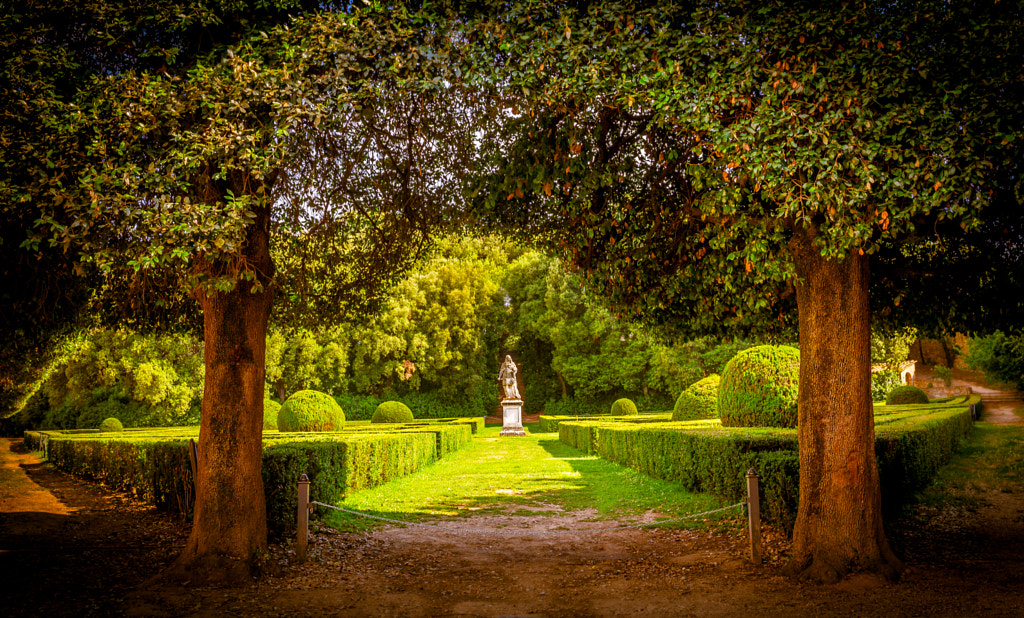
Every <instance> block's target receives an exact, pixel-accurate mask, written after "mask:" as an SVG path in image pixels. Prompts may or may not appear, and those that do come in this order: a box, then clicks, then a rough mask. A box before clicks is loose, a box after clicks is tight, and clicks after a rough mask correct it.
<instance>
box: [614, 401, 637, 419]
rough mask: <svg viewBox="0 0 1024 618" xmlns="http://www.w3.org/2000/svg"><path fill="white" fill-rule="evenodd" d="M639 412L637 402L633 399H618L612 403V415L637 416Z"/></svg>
mask: <svg viewBox="0 0 1024 618" xmlns="http://www.w3.org/2000/svg"><path fill="white" fill-rule="evenodd" d="M636 414H638V412H637V409H636V404H635V403H633V401H632V400H630V399H626V398H625V397H623V398H622V399H616V400H615V403H613V404H612V416H635V415H636Z"/></svg>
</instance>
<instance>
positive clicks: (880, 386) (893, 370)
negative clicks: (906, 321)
mask: <svg viewBox="0 0 1024 618" xmlns="http://www.w3.org/2000/svg"><path fill="white" fill-rule="evenodd" d="M916 338H917V329H916V328H913V327H903V328H889V329H883V328H880V327H876V326H873V327H872V328H871V363H872V365H881V371H874V370H873V371H872V373H871V400H872V401H885V396H886V395H887V394H888V393H889V391H891V390H892V389H894V388H896V387H897V386H899V385H901V384H903V379H902V377H901V375H900V369H901V367H902V364H903V362H904V361H906V360H907V358H909V356H910V346H911V345H912V344H913V343H914V340H915V339H916Z"/></svg>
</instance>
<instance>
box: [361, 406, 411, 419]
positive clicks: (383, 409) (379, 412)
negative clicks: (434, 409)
mask: <svg viewBox="0 0 1024 618" xmlns="http://www.w3.org/2000/svg"><path fill="white" fill-rule="evenodd" d="M370 422H371V423H410V422H412V410H410V409H409V406H407V405H405V404H404V403H402V402H401V401H385V402H384V403H382V404H380V405H379V406H377V409H376V410H374V412H373V418H372V419H370Z"/></svg>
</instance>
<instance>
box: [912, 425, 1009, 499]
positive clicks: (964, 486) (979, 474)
mask: <svg viewBox="0 0 1024 618" xmlns="http://www.w3.org/2000/svg"><path fill="white" fill-rule="evenodd" d="M1015 412H1018V411H1015ZM988 491H999V492H1009V493H1016V492H1021V491H1024V425H996V424H993V423H986V422H977V423H975V424H974V428H973V429H972V430H971V435H970V437H969V438H967V439H966V440H964V442H963V444H962V445H961V448H960V451H959V452H958V453H957V454H955V455H954V456H953V457H952V459H950V461H949V464H947V465H946V466H945V467H943V468H942V469H941V470H940V471H939V473H938V474H937V475H936V477H935V482H934V483H932V485H931V486H929V487H928V488H927V489H925V490H924V491H923V492H921V494H920V502H921V503H923V504H925V505H928V506H933V507H941V506H943V505H956V506H960V507H962V508H966V509H969V510H974V509H977V508H978V507H979V506H982V505H984V504H985V502H986V501H985V498H984V494H985V492H988Z"/></svg>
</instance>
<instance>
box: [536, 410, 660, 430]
mask: <svg viewBox="0 0 1024 618" xmlns="http://www.w3.org/2000/svg"><path fill="white" fill-rule="evenodd" d="M539 420H540V432H541V433H555V432H556V431H558V427H559V425H561V424H562V423H564V422H566V421H605V422H607V421H614V422H626V423H667V422H669V421H671V420H672V412H641V413H640V414H638V415H635V416H633V415H631V416H612V415H610V414H592V415H589V416H572V415H552V414H541V415H540V417H539Z"/></svg>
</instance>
